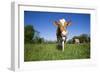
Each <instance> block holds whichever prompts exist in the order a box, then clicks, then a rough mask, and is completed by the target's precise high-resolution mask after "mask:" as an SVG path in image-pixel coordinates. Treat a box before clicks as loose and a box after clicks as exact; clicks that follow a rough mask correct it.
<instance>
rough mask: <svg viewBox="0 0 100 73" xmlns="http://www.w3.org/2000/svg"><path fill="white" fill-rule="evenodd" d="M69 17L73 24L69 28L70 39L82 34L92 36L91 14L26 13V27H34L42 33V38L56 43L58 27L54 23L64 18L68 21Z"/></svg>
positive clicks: (68, 36)
mask: <svg viewBox="0 0 100 73" xmlns="http://www.w3.org/2000/svg"><path fill="white" fill-rule="evenodd" d="M69 17H70V19H71V21H72V24H71V25H70V26H68V27H67V30H68V35H67V38H68V39H71V38H72V37H73V36H78V35H81V34H88V35H90V14H84V13H62V12H39V11H24V25H33V27H34V28H35V30H36V31H38V32H40V34H39V35H40V37H42V38H44V39H45V40H51V41H54V40H56V29H57V26H54V24H53V22H54V21H59V20H60V19H62V18H64V19H65V20H66V21H68V20H69Z"/></svg>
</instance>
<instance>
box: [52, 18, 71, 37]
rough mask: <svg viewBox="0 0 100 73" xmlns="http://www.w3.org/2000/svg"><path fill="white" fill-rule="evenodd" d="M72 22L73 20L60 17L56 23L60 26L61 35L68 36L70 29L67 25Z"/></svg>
mask: <svg viewBox="0 0 100 73" xmlns="http://www.w3.org/2000/svg"><path fill="white" fill-rule="evenodd" d="M70 24H71V21H66V20H65V19H60V20H59V21H55V22H54V25H56V26H58V27H59V28H60V31H61V36H66V35H67V33H68V31H67V30H66V27H67V26H69V25H70Z"/></svg>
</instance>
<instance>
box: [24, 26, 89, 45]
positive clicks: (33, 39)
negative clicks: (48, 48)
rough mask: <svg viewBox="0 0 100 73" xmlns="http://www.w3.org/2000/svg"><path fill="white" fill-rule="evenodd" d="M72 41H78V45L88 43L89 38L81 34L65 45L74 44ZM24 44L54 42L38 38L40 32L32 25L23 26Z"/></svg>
mask: <svg viewBox="0 0 100 73" xmlns="http://www.w3.org/2000/svg"><path fill="white" fill-rule="evenodd" d="M74 39H79V41H80V43H89V42H90V36H89V35H87V34H81V35H79V36H74V37H73V38H72V39H70V40H68V41H67V43H69V44H72V43H75V40H74ZM24 43H56V41H47V40H45V39H44V38H42V37H40V32H39V31H37V30H35V28H34V26H33V25H25V26H24Z"/></svg>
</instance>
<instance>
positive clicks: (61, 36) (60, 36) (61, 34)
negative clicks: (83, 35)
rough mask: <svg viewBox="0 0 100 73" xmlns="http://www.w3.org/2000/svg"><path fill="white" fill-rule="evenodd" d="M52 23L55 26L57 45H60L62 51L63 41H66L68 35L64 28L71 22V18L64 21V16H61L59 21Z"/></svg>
mask: <svg viewBox="0 0 100 73" xmlns="http://www.w3.org/2000/svg"><path fill="white" fill-rule="evenodd" d="M53 24H54V25H56V26H57V30H56V36H57V43H58V46H61V48H62V51H64V43H65V42H66V39H67V35H68V30H67V29H66V27H68V26H69V25H70V24H71V20H70V21H66V20H65V19H64V18H62V19H60V20H59V21H55V22H54V23H53Z"/></svg>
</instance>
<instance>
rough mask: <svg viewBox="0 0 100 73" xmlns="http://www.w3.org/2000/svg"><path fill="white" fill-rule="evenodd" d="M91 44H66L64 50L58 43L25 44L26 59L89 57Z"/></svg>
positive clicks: (43, 59) (44, 59)
mask: <svg viewBox="0 0 100 73" xmlns="http://www.w3.org/2000/svg"><path fill="white" fill-rule="evenodd" d="M89 58H90V44H88V43H84V44H65V49H64V52H62V50H61V49H58V47H57V45H56V44H25V45H24V61H25V62H27V61H46V60H68V59H70V60H71V59H89Z"/></svg>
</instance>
